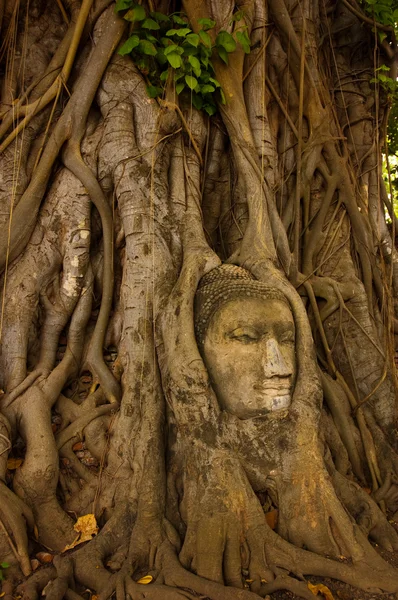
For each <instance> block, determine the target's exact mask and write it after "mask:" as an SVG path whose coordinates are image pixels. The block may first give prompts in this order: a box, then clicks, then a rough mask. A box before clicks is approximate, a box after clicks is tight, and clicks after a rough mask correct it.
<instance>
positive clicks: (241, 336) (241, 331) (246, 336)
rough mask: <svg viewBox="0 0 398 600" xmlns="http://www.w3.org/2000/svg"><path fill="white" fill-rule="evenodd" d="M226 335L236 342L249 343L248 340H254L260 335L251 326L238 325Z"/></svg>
mask: <svg viewBox="0 0 398 600" xmlns="http://www.w3.org/2000/svg"><path fill="white" fill-rule="evenodd" d="M228 337H229V338H231V339H233V340H236V341H238V342H242V343H244V344H249V343H250V342H256V341H257V340H258V339H259V337H260V336H259V334H258V332H257V331H256V330H255V329H253V328H252V327H238V328H237V329H234V331H232V332H231V333H230V334H229V336H228Z"/></svg>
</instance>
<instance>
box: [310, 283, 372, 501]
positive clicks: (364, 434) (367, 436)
mask: <svg viewBox="0 0 398 600" xmlns="http://www.w3.org/2000/svg"><path fill="white" fill-rule="evenodd" d="M304 287H305V289H306V291H307V294H308V298H309V300H310V302H311V307H312V310H313V311H314V315H315V321H316V325H317V329H318V331H319V334H320V336H321V340H322V345H323V347H324V350H325V353H326V357H327V362H328V366H329V369H330V371H331V373H332V375H333V376H334V377H335V378H336V379H337V381H338V382H339V383H340V385H341V386H342V388H343V389H344V392H345V393H346V395H347V397H348V399H349V402H350V405H351V408H352V410H354V409H355V408H356V406H357V400H356V399H355V397H354V395H353V393H352V392H351V390H350V388H349V386H348V385H347V382H346V381H345V379H344V377H343V376H342V374H341V373H340V372H339V371H338V370H337V368H336V365H335V363H334V360H333V357H332V352H331V350H330V348H329V344H328V341H327V339H326V334H325V330H324V328H323V324H322V320H321V316H320V314H319V309H318V305H317V302H316V298H315V294H314V290H313V289H312V286H311V284H310V283H309V282H308V281H307V282H305V283H304ZM356 418H357V423H358V427H359V431H360V433H361V438H362V443H363V448H364V451H365V456H366V459H367V461H368V466H369V470H370V473H371V476H372V488H373V491H376V490H377V488H378V487H379V485H381V482H382V479H381V474H380V469H379V465H378V461H377V455H376V449H375V446H374V442H373V437H372V434H371V433H370V431H369V429H368V427H367V425H366V421H365V417H364V415H363V412H362V410H361V409H360V410H358V411H357V413H356Z"/></svg>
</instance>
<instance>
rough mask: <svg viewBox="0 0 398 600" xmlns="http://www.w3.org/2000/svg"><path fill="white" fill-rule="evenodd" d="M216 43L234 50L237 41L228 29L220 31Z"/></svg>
mask: <svg viewBox="0 0 398 600" xmlns="http://www.w3.org/2000/svg"><path fill="white" fill-rule="evenodd" d="M216 45H217V46H222V47H223V48H225V50H226V51H227V52H234V50H235V49H236V42H235V40H234V38H233V37H232V35H231V34H230V33H228V31H220V32H219V33H218V35H217V37H216Z"/></svg>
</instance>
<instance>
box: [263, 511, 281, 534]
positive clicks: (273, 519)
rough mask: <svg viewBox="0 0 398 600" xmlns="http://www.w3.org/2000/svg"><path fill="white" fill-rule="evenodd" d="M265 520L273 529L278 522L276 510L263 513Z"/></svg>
mask: <svg viewBox="0 0 398 600" xmlns="http://www.w3.org/2000/svg"><path fill="white" fill-rule="evenodd" d="M265 520H266V521H267V524H268V525H269V527H271V529H275V527H276V524H277V523H278V511H277V510H276V509H275V510H270V511H269V512H267V513H265Z"/></svg>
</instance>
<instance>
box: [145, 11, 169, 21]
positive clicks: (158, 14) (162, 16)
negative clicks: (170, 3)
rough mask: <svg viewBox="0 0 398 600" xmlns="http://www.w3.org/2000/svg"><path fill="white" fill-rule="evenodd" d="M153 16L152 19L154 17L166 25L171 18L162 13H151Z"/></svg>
mask: <svg viewBox="0 0 398 600" xmlns="http://www.w3.org/2000/svg"><path fill="white" fill-rule="evenodd" d="M149 14H150V15H151V17H153V18H154V19H155V21H159V22H161V23H165V22H166V21H168V20H169V17H167V16H166V15H164V14H162V13H160V12H156V11H153V12H150V13H149Z"/></svg>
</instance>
